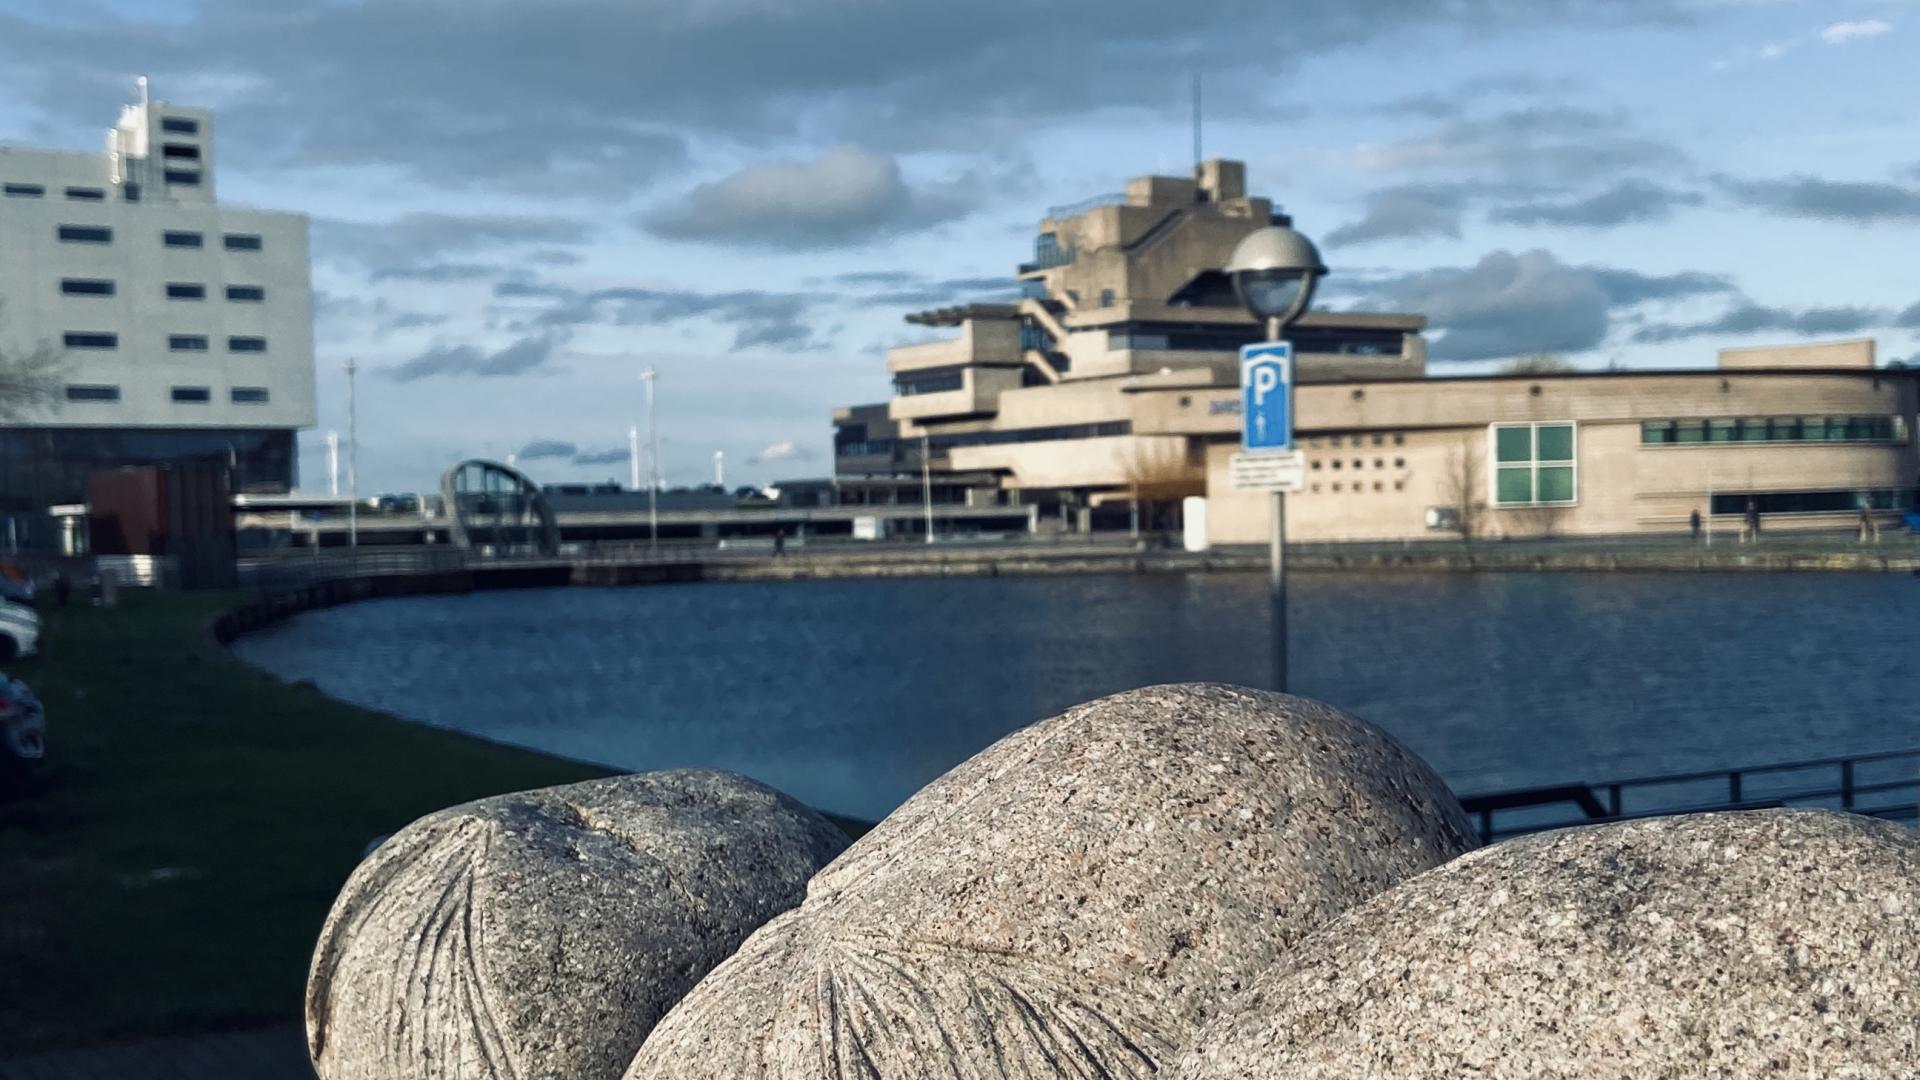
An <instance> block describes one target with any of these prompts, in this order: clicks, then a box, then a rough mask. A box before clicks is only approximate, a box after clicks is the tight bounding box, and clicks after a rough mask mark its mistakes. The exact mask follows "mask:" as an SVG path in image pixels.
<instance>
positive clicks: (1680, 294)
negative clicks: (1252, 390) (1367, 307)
mask: <svg viewBox="0 0 1920 1080" xmlns="http://www.w3.org/2000/svg"><path fill="white" fill-rule="evenodd" d="M1345 291H1346V292H1347V293H1348V294H1349V295H1354V296H1357V297H1358V298H1359V299H1360V300H1361V301H1362V302H1365V303H1369V304H1378V305H1384V306H1389V307H1392V308H1394V309H1397V310H1404V311H1418V312H1422V313H1424V314H1425V315H1426V316H1427V317H1428V319H1429V320H1430V325H1431V326H1432V328H1433V332H1434V334H1435V335H1436V336H1435V340H1434V342H1433V344H1432V346H1431V349H1430V352H1431V355H1432V357H1433V358H1434V359H1435V360H1439V361H1447V360H1460V361H1466V360H1494V359H1501V358H1504V357H1510V356H1525V355H1529V354H1532V353H1540V352H1584V351H1586V350H1588V349H1593V348H1596V347H1598V346H1599V345H1600V344H1602V343H1603V342H1604V341H1606V340H1607V337H1608V335H1609V333H1610V332H1611V330H1612V326H1613V321H1614V318H1615V316H1617V315H1620V314H1622V313H1623V312H1626V311H1627V310H1628V309H1633V308H1637V307H1639V306H1641V305H1645V304H1658V303H1670V302H1676V301H1683V300H1690V299H1695V298H1699V297H1707V296H1721V295H1730V296H1736V297H1737V296H1738V295H1739V290H1738V288H1737V287H1736V286H1735V285H1734V283H1733V282H1732V281H1731V280H1729V279H1727V278H1725V277H1722V276H1719V275H1716V274H1708V273H1704V272H1701V271H1683V272H1680V273H1675V274H1644V273H1641V272H1639V271H1637V270H1628V269H1623V268H1619V267H1608V266H1578V265H1569V264H1567V263H1563V262H1561V261H1560V260H1559V259H1558V258H1556V257H1554V256H1553V255H1552V254H1551V253H1549V252H1546V251H1541V250H1533V251H1524V252H1519V253H1514V252H1508V251H1494V252H1490V253H1488V254H1487V255H1485V256H1483V257H1482V258H1481V259H1480V261H1479V262H1477V263H1475V264H1474V265H1472V266H1466V267H1439V268H1435V269H1431V270H1421V271H1416V272H1413V273H1406V274H1395V275H1389V276H1386V277H1379V278H1374V279H1372V280H1368V281H1363V282H1361V283H1360V284H1358V285H1357V286H1356V285H1351V284H1350V285H1348V286H1347V288H1346V290H1345Z"/></svg>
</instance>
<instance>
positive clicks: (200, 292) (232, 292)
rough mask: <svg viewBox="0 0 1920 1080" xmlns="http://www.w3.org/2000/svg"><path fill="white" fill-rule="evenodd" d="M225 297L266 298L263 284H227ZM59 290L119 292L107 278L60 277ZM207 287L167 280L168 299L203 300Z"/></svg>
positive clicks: (84, 293) (94, 293)
mask: <svg viewBox="0 0 1920 1080" xmlns="http://www.w3.org/2000/svg"><path fill="white" fill-rule="evenodd" d="M226 291H227V299H228V300H231V301H233V302H234V303H246V304H257V303H260V302H261V301H264V300H265V299H266V298H267V290H266V286H264V285H229V286H227V287H226ZM60 292H61V294H62V295H65V296H113V295H116V294H117V293H118V292H119V286H117V285H116V284H115V283H114V282H113V281H112V280H110V279H107V278H61V279H60ZM206 298H207V287H206V286H205V285H202V284H200V283H198V282H188V281H169V282H167V299H169V300H205V299H206Z"/></svg>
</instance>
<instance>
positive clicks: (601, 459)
mask: <svg viewBox="0 0 1920 1080" xmlns="http://www.w3.org/2000/svg"><path fill="white" fill-rule="evenodd" d="M631 453H632V451H630V450H629V449H628V448H626V447H624V446H616V447H611V448H609V449H606V450H582V451H580V452H579V453H576V454H574V455H573V463H574V464H575V465H621V464H624V463H626V462H627V460H628V459H629V457H630V455H631Z"/></svg>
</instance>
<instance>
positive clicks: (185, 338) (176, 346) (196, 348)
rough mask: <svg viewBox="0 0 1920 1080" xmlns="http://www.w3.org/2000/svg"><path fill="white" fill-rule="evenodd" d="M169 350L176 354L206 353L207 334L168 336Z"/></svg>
mask: <svg viewBox="0 0 1920 1080" xmlns="http://www.w3.org/2000/svg"><path fill="white" fill-rule="evenodd" d="M167 348H168V349H171V350H172V351H174V352H206V351H207V335H205V334H168V335H167Z"/></svg>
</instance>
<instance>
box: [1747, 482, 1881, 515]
mask: <svg viewBox="0 0 1920 1080" xmlns="http://www.w3.org/2000/svg"><path fill="white" fill-rule="evenodd" d="M1914 495H1915V493H1913V492H1906V491H1897V490H1894V489H1891V488H1887V489H1882V490H1878V491H1759V492H1726V491H1723V492H1718V493H1716V494H1715V495H1714V496H1713V511H1712V512H1713V513H1715V514H1745V513H1746V512H1747V501H1748V500H1749V499H1751V500H1752V501H1753V503H1754V508H1755V509H1756V510H1758V511H1759V512H1760V513H1761V514H1763V515H1764V514H1852V513H1858V512H1859V510H1860V507H1861V505H1862V504H1863V503H1864V504H1865V505H1866V506H1867V507H1868V508H1869V509H1873V510H1899V509H1901V508H1902V507H1905V506H1910V505H1913V503H1912V502H1911V500H1912V499H1913V497H1914Z"/></svg>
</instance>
